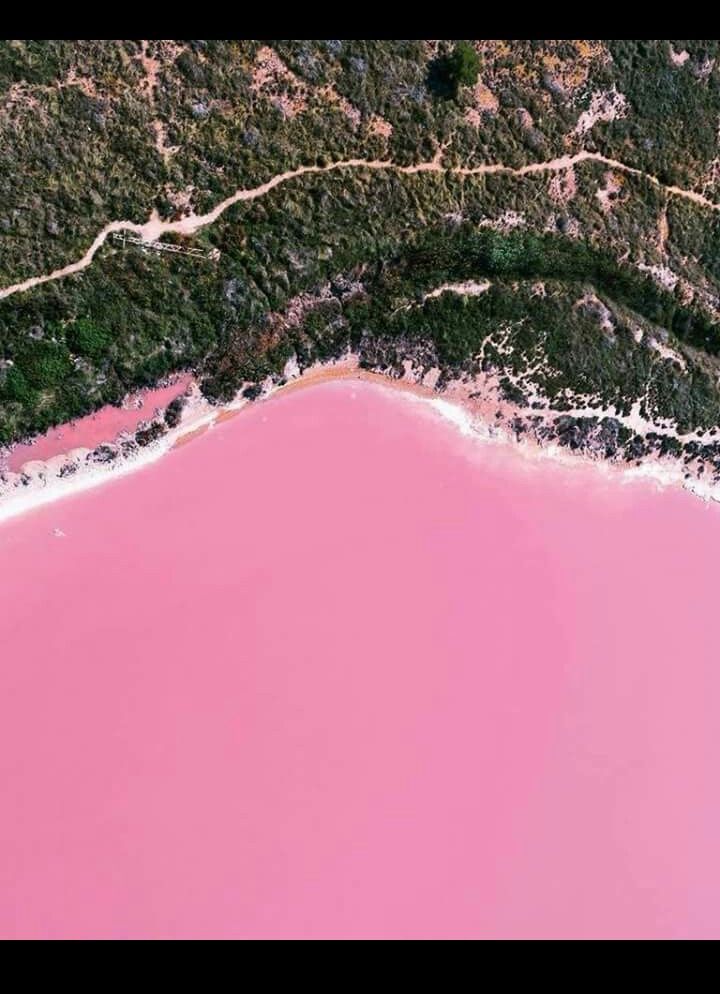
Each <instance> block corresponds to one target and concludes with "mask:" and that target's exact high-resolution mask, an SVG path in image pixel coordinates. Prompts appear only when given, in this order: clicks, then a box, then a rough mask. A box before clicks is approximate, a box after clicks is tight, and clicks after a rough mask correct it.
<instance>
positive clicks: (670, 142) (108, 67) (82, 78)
mask: <svg viewBox="0 0 720 994" xmlns="http://www.w3.org/2000/svg"><path fill="white" fill-rule="evenodd" d="M717 56H718V44H717V43H706V42H703V43H699V42H691V41H675V42H672V43H668V42H664V41H663V42H645V41H644V42H601V41H572V42H568V41H563V42H553V41H542V42H529V41H528V42H517V41H512V42H497V41H493V42H490V41H475V42H470V43H468V42H455V41H448V42H436V41H432V42H347V41H318V42H305V41H303V42H288V41H272V40H267V41H263V42H246V41H243V42H214V41H177V42H171V41H162V42H156V41H150V42H131V41H127V42H85V41H80V42H67V41H63V42H20V41H10V42H2V43H0V290H1V289H2V288H5V289H6V290H7V289H9V288H13V287H15V286H16V285H19V287H20V288H18V289H17V290H15V291H13V292H10V293H8V294H6V295H5V296H4V297H3V298H2V299H0V443H5V444H8V443H11V442H12V441H14V440H17V439H18V438H20V437H23V436H26V435H28V434H30V433H32V432H35V431H40V430H43V429H45V428H46V427H48V426H50V425H52V424H56V423H60V422H62V421H65V420H67V419H69V418H72V417H75V416H77V415H79V414H82V413H85V412H87V411H89V410H92V409H94V408H96V407H99V406H100V405H102V404H103V403H107V402H108V401H110V402H118V401H119V400H120V399H121V398H122V396H123V395H124V394H125V393H126V391H127V390H129V389H130V388H133V387H137V386H142V385H148V384H151V383H155V382H157V381H158V380H160V379H162V377H164V376H165V375H167V374H168V373H170V372H173V371H175V370H178V369H193V370H195V371H196V372H197V374H198V376H199V378H200V380H201V383H202V387H203V390H204V392H205V393H206V395H207V396H208V397H210V398H212V399H217V400H226V399H229V398H230V397H232V396H233V394H234V393H235V392H236V391H237V390H238V389H239V388H243V389H245V390H247V391H248V392H249V393H250V395H252V394H253V393H254V392H257V391H258V390H259V385H260V384H261V383H262V382H263V381H265V380H266V378H267V377H268V376H274V377H276V378H277V377H281V376H282V374H283V370H284V369H285V368H286V364H287V363H288V361H291V362H294V361H297V362H298V363H299V365H300V366H301V367H302V366H305V365H307V364H309V363H311V362H313V361H315V360H317V359H323V358H330V357H333V356H336V355H340V354H343V353H344V352H347V351H351V352H353V353H354V354H356V355H358V356H359V357H360V359H361V361H362V363H363V364H364V365H365V366H367V367H371V368H374V369H378V370H383V371H386V372H387V373H388V374H390V375H401V374H407V371H408V370H412V373H413V375H415V376H416V377H417V378H420V377H423V376H425V377H426V380H427V378H428V377H432V382H435V383H436V384H437V385H438V386H439V388H442V387H443V386H444V385H446V384H448V383H450V382H455V383H457V382H458V381H463V382H465V383H466V384H468V385H469V386H468V389H470V387H473V388H474V389H475V392H477V393H478V394H483V395H484V396H487V397H488V398H491V399H492V400H493V401H494V400H497V404H498V413H499V415H500V417H501V418H502V419H504V420H511V421H512V424H513V426H514V427H515V429H516V430H517V431H518V432H524V431H530V432H533V433H534V434H535V435H536V436H538V437H540V438H557V439H559V440H560V441H561V442H562V443H563V444H566V445H568V446H570V447H573V448H579V449H591V450H592V451H594V452H597V453H599V454H601V455H604V456H614V455H618V454H619V455H621V456H622V457H624V458H628V459H633V460H637V459H642V458H644V457H645V456H647V455H649V454H651V453H657V454H664V453H666V454H682V455H683V456H684V458H686V459H687V460H695V459H697V458H698V457H699V458H700V459H701V460H703V461H705V462H706V463H707V462H710V463H714V462H715V461H717V456H718V454H717V453H716V451H715V442H714V435H715V426H716V425H718V424H719V423H720V392H719V390H718V372H719V371H720V366H719V365H718V360H717V354H718V352H719V351H720V329H719V328H718V320H720V287H719V281H720V268H719V267H720V263H718V259H720V234H719V228H718V226H719V225H720V212H719V211H718V210H717V209H716V207H715V204H716V203H720V189H719V188H718V187H719V186H720V183H719V180H720V166H719V163H720V150H719V148H718V126H719V123H720V87H719V86H718V79H719V74H720V65H717V66H716V60H717ZM337 164H339V165H337ZM288 173H290V174H293V175H289V176H287V175H286V174H288ZM281 178H282V181H281V182H277V183H275V182H274V181H275V180H279V179H281ZM268 183H269V184H270V185H269V187H268V188H266V187H265V184H268ZM238 191H242V192H241V194H240V195H239V196H238V197H237V200H236V202H234V203H231V204H230V205H228V206H226V207H225V209H223V210H221V211H219V212H217V211H216V210H215V209H216V208H218V207H219V206H220V205H222V204H223V202H224V201H226V200H227V199H228V198H231V197H233V196H234V195H236V194H237V193H238ZM248 191H253V193H252V195H250V194H249V193H248ZM208 214H211V217H210V218H209V219H208V218H204V219H203V217H202V216H203V215H208ZM149 221H152V223H151V224H148V222H149ZM201 221H204V223H200V222H201ZM112 222H128V225H135V226H136V233H135V236H134V237H135V241H133V240H132V239H128V238H125V239H123V237H122V235H121V236H119V237H118V236H117V233H112V234H108V237H107V238H105V240H104V241H102V244H100V246H99V248H98V249H97V251H96V252H95V253H94V254H92V253H91V258H88V259H87V264H86V265H85V264H84V268H81V269H80V270H79V271H78V272H76V273H74V274H72V275H66V276H62V277H60V278H57V279H53V280H51V281H49V282H44V283H42V284H41V285H37V286H32V287H30V288H29V289H22V288H21V287H22V284H23V283H24V282H25V281H29V280H32V279H33V278H34V277H42V276H47V275H50V274H52V273H54V272H55V271H57V270H62V269H63V268H64V267H66V266H68V265H69V264H72V263H76V262H78V261H79V260H82V259H83V258H84V257H85V256H86V253H87V252H88V249H89V248H90V247H91V245H92V244H93V242H94V240H95V239H96V238H97V236H98V235H99V234H100V233H101V232H103V230H104V229H105V228H106V226H107V225H108V224H110V223H112ZM141 226H144V227H141ZM142 239H145V242H146V243H147V242H148V241H149V240H150V239H153V240H155V241H156V242H157V241H158V240H160V242H161V244H162V243H166V244H175V245H176V246H178V247H182V248H187V249H193V250H199V251H195V252H193V253H192V254H190V253H183V252H165V251H160V250H159V248H158V247H157V245H156V246H155V247H151V248H145V249H144V248H143V245H142V244H140V242H141V240H142ZM719 451H720V450H719ZM718 464H719V465H720V462H719V463H718ZM696 468H697V467H696Z"/></svg>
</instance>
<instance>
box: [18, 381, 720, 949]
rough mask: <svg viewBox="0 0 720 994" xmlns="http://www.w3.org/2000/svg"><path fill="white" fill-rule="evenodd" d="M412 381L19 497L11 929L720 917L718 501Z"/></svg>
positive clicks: (539, 933)
mask: <svg viewBox="0 0 720 994" xmlns="http://www.w3.org/2000/svg"><path fill="white" fill-rule="evenodd" d="M416 406H417V405H416V404H415V403H414V402H413V403H411V402H409V401H407V400H406V399H405V398H398V397H397V396H394V395H390V394H389V393H388V392H386V391H382V390H380V389H379V388H377V387H374V386H370V385H368V384H351V383H347V382H346V383H343V384H326V385H323V386H319V387H315V388H313V389H311V390H308V391H301V392H298V393H295V394H288V395H287V396H285V397H280V398H277V399H274V400H272V401H270V402H268V403H265V404H258V405H256V406H255V407H253V408H251V409H249V410H248V411H246V412H244V413H242V414H241V415H240V416H238V417H237V418H235V419H234V420H232V421H229V422H225V423H224V424H222V425H221V426H218V427H217V428H215V429H213V430H212V431H211V432H209V433H208V434H207V435H205V436H203V437H202V438H200V439H198V440H196V441H193V442H192V444H190V445H187V446H185V447H183V448H181V449H178V450H177V451H175V452H173V453H172V454H171V455H169V456H168V457H166V458H164V459H163V460H161V461H160V462H159V463H156V464H155V465H153V466H151V467H149V468H147V469H144V470H142V471H140V472H138V473H136V474H134V475H133V476H130V477H125V478H123V479H119V480H116V481H113V482H111V483H109V484H107V485H106V486H104V487H101V488H98V489H96V490H94V491H90V492H87V493H85V494H83V495H80V496H78V497H74V498H71V499H68V500H66V501H61V502H58V503H56V504H54V505H52V506H50V507H46V508H43V509H40V510H38V511H36V512H33V513H30V514H28V515H27V516H25V517H23V518H21V519H17V520H15V521H11V522H9V523H7V524H5V525H3V526H0V559H1V561H2V571H1V573H0V602H1V603H2V605H3V613H2V616H1V617H0V645H1V646H2V665H1V667H0V805H2V810H1V815H2V817H0V935H2V936H4V937H8V936H24V937H30V936H65V937H67V936H115V937H122V936H144V937H151V936H178V937H179V936H198V937H230V936H236V937H252V936H261V937H278V936H292V937H346V936H352V937H365V936H380V937H403V936H410V937H428V936H432V937H468V936H488V937H489V936H504V937H511V936H530V937H547V936H562V937H581V936H590V937H608V936H618V937H660V936H675V937H700V936H714V937H717V936H719V935H720V914H719V912H718V907H719V904H720V855H719V849H718V845H717V839H718V832H719V830H720V779H719V778H718V775H717V770H718V767H719V766H720V732H719V731H718V727H719V723H718V714H719V713H720V667H719V666H718V651H717V647H716V646H717V641H716V640H717V631H716V628H717V626H716V618H717V608H716V603H717V589H718V578H719V576H720V513H719V512H718V509H716V508H706V507H705V506H703V505H702V504H701V503H700V502H699V501H696V500H694V499H692V498H690V497H688V496H686V495H684V494H675V493H667V492H666V493H656V492H655V491H653V490H652V489H650V488H649V487H646V486H642V485H632V486H621V485H619V484H618V483H609V482H604V481H603V480H602V478H601V477H600V476H599V475H598V474H596V473H595V472H594V471H592V470H587V469H580V470H573V471H567V470H563V469H558V468H557V467H553V466H550V465H543V466H538V465H537V464H535V465H533V464H531V463H528V462H526V461H523V460H522V459H521V458H519V457H518V456H517V455H516V454H515V453H513V452H512V451H510V450H507V449H504V448H489V447H484V446H480V445H477V444H474V443H472V442H469V441H467V440H465V439H463V438H462V437H461V436H459V435H458V434H457V433H456V432H455V430H454V429H453V428H451V427H449V426H447V425H446V424H445V423H444V422H441V421H439V420H438V419H437V417H436V416H435V415H434V414H433V413H429V412H427V411H426V409H425V408H424V407H423V408H418V409H416ZM54 529H60V530H61V531H62V532H64V537H58V536H56V535H55V534H54Z"/></svg>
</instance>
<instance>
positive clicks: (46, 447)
mask: <svg viewBox="0 0 720 994" xmlns="http://www.w3.org/2000/svg"><path fill="white" fill-rule="evenodd" d="M191 379H192V376H191V375H190V374H189V373H187V374H184V375H183V376H181V377H179V378H178V379H177V380H176V381H175V382H174V383H172V384H171V385H170V386H166V387H157V388H156V389H154V390H143V391H140V392H139V393H136V394H133V395H132V396H131V397H130V398H129V404H128V407H127V408H124V407H112V406H110V405H107V406H106V407H103V408H101V409H100V410H99V411H96V413H95V414H88V415H87V416H86V417H84V418H77V420H75V421H71V422H70V423H69V424H66V425H63V426H62V427H60V428H50V429H49V430H48V431H46V432H45V434H44V435H38V437H37V438H34V439H33V440H32V441H31V442H25V443H23V444H22V445H16V446H14V447H13V448H12V449H10V451H9V452H8V454H7V456H6V457H5V459H4V462H5V464H6V465H7V468H8V469H9V470H12V472H13V473H17V472H19V470H20V469H21V467H22V466H23V465H24V464H25V463H26V462H29V461H30V460H31V459H43V460H45V459H51V458H52V457H53V456H57V455H60V454H61V453H64V452H69V451H70V450H71V449H76V448H78V447H80V446H82V447H83V448H88V449H94V448H95V446H97V445H100V443H101V442H112V441H113V440H114V439H116V438H117V436H118V435H119V434H120V433H121V432H124V431H134V430H135V429H136V428H137V426H138V425H139V424H140V422H141V421H147V420H149V419H150V418H152V417H153V414H154V413H155V411H156V410H158V409H159V408H163V407H166V406H167V405H168V404H169V403H170V401H171V400H174V398H175V397H178V396H180V394H181V393H182V392H183V391H184V390H185V388H186V387H187V385H188V384H189V383H190V381H191ZM136 400H142V407H132V406H130V405H131V404H132V403H133V402H134V401H136ZM2 465H3V454H2V453H1V452H0V468H2Z"/></svg>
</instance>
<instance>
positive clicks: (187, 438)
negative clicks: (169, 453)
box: [172, 425, 210, 449]
mask: <svg viewBox="0 0 720 994" xmlns="http://www.w3.org/2000/svg"><path fill="white" fill-rule="evenodd" d="M209 428H210V425H201V426H200V427H199V428H195V429H194V430H193V431H189V432H187V434H185V435H181V436H180V438H178V439H176V440H175V442H173V446H172V447H173V449H179V448H180V447H181V446H182V445H187V443H188V442H192V441H193V439H195V438H199V437H200V436H201V435H204V434H205V432H206V431H207V430H208V429H209Z"/></svg>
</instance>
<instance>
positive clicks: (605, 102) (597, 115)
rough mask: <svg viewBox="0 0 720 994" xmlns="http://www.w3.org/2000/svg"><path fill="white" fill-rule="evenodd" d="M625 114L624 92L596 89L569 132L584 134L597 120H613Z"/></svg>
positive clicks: (625, 101)
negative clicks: (585, 108) (588, 104)
mask: <svg viewBox="0 0 720 994" xmlns="http://www.w3.org/2000/svg"><path fill="white" fill-rule="evenodd" d="M626 115H627V100H626V99H625V96H624V94H622V93H618V91H617V90H616V89H615V87H613V88H612V89H611V90H596V91H595V92H594V93H593V95H592V96H591V98H590V106H589V107H588V109H587V110H584V111H583V112H582V114H581V115H580V117H579V118H578V120H577V124H576V125H575V127H574V128H573V131H572V132H571V133H572V134H573V135H585V134H587V132H588V131H590V129H591V128H592V127H594V125H596V124H597V123H598V121H615V120H617V118H619V117H625V116H626Z"/></svg>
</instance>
